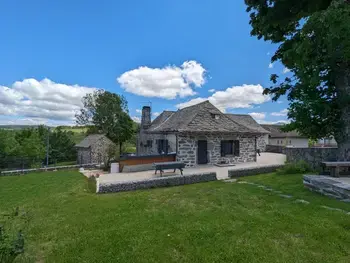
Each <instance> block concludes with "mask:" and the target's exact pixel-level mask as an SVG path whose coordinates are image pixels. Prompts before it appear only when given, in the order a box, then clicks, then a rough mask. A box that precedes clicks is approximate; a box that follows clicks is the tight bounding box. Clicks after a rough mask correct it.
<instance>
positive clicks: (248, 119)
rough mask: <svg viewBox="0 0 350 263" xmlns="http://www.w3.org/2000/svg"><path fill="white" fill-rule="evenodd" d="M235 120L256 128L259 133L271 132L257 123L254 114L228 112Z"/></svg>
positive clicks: (250, 127) (253, 128)
mask: <svg viewBox="0 0 350 263" xmlns="http://www.w3.org/2000/svg"><path fill="white" fill-rule="evenodd" d="M226 115H227V116H228V117H230V118H231V119H232V120H233V121H235V122H237V123H239V124H241V125H243V126H246V127H248V128H249V129H251V130H254V131H256V132H258V133H264V134H268V133H270V132H269V131H267V130H266V129H264V128H263V127H262V126H261V125H260V124H259V123H257V122H256V121H255V120H254V119H253V117H252V116H250V115H248V114H226Z"/></svg>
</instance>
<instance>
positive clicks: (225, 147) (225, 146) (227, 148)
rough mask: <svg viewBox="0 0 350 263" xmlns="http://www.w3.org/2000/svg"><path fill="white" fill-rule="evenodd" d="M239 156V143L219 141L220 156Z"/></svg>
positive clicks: (236, 141)
mask: <svg viewBox="0 0 350 263" xmlns="http://www.w3.org/2000/svg"><path fill="white" fill-rule="evenodd" d="M227 155H234V156H239V141H238V140H235V141H221V156H222V157H224V156H227Z"/></svg>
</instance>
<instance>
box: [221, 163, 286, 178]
mask: <svg viewBox="0 0 350 263" xmlns="http://www.w3.org/2000/svg"><path fill="white" fill-rule="evenodd" d="M283 166H284V164H277V165H270V166H261V167H253V168H241V169H236V170H228V177H231V178H235V177H242V176H249V175H257V174H265V173H273V172H275V171H276V170H277V169H279V168H282V167H283Z"/></svg>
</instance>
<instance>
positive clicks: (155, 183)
mask: <svg viewBox="0 0 350 263" xmlns="http://www.w3.org/2000/svg"><path fill="white" fill-rule="evenodd" d="M216 180H217V177H216V173H215V172H214V173H203V174H193V175H175V176H167V177H159V178H152V179H146V180H138V181H129V182H120V183H116V184H108V185H101V184H99V183H98V184H97V193H114V192H124V191H134V190H139V189H149V188H158V187H168V186H177V185H185V184H195V183H201V182H209V181H216Z"/></svg>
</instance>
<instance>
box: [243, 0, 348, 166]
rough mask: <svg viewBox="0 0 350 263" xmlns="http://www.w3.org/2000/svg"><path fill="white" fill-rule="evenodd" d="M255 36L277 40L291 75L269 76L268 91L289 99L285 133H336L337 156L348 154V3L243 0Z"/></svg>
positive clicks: (275, 97) (279, 55)
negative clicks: (290, 131)
mask: <svg viewBox="0 0 350 263" xmlns="http://www.w3.org/2000/svg"><path fill="white" fill-rule="evenodd" d="M245 3H246V4H247V6H248V8H247V12H249V13H250V24H251V25H252V27H253V29H252V31H251V34H252V35H254V36H257V37H258V39H261V38H264V40H265V41H271V42H272V43H276V44H279V47H278V49H277V51H276V53H275V54H274V55H273V56H272V59H271V62H275V61H280V62H281V63H282V64H284V65H285V66H286V67H287V68H288V69H290V70H291V75H292V77H285V78H284V80H279V76H278V75H277V74H273V75H271V81H272V83H273V85H272V87H270V88H266V89H265V90H264V94H270V95H272V99H273V100H274V101H276V100H278V99H279V97H280V96H282V95H285V94H286V95H287V97H288V100H289V102H290V107H289V114H288V118H289V119H290V120H291V123H290V124H288V125H286V126H285V127H284V129H285V130H286V131H288V130H293V129H297V130H298V131H299V132H301V133H302V134H304V135H307V136H309V137H310V138H312V139H318V138H324V137H328V136H334V137H335V139H336V141H337V143H338V155H339V156H338V158H339V159H349V158H350V37H349V36H350V1H349V0H299V1H294V0H284V1H282V0H245Z"/></svg>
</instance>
